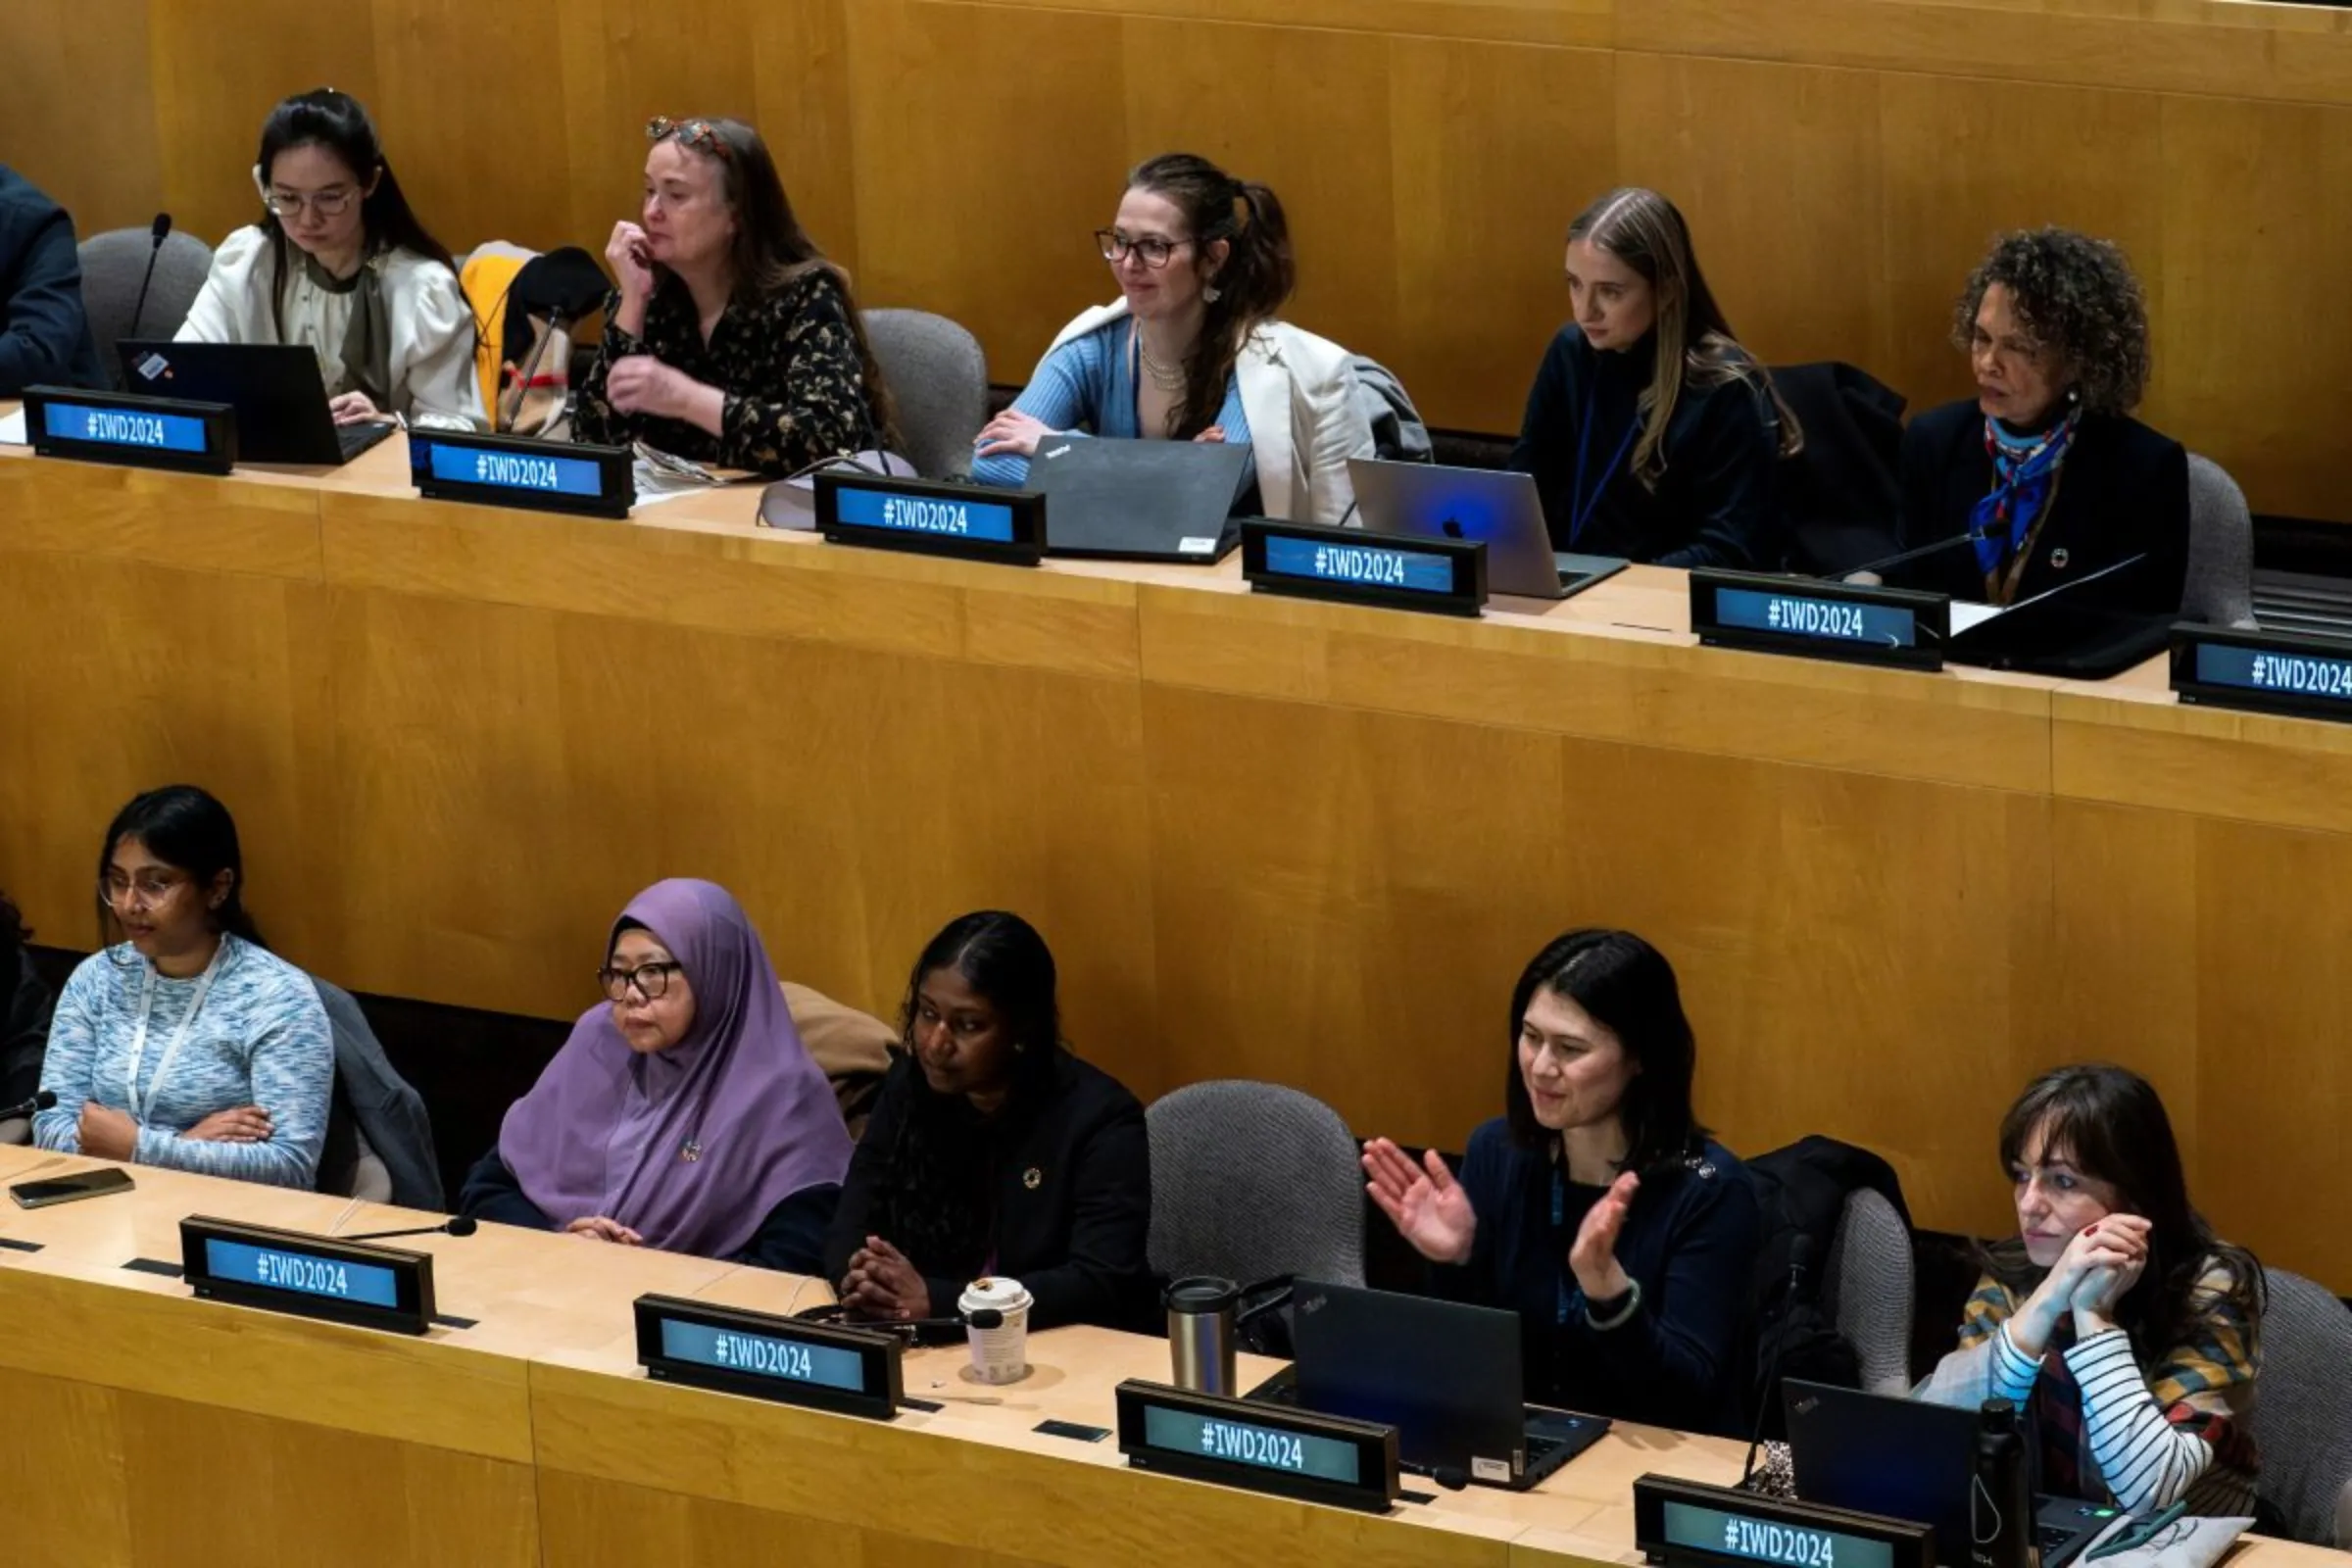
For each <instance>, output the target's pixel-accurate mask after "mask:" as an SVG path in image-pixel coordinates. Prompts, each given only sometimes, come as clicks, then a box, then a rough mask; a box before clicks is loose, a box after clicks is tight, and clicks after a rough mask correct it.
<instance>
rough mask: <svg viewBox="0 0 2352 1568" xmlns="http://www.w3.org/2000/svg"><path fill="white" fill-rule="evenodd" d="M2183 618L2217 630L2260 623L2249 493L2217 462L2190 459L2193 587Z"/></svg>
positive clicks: (2183, 600)
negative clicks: (2256, 620) (2257, 620)
mask: <svg viewBox="0 0 2352 1568" xmlns="http://www.w3.org/2000/svg"><path fill="white" fill-rule="evenodd" d="M2180 613H2181V614H2183V615H2185V616H2187V617H2188V618H2189V619H2191V620H2202V621H2204V622H2205V623H2206V624H2207V625H2211V626H2251V625H2253V624H2254V518H2253V515H2252V513H2251V512H2250V511H2249V510H2248V509H2247V506H2246V497H2245V492H2244V491H2242V490H2240V489H2238V487H2237V481H2236V480H2234V479H2232V478H2230V477H2229V471H2228V470H2227V469H2225V468H2224V467H2223V466H2221V465H2220V464H2218V463H2216V462H2214V461H2213V460H2212V459H2211V458H2201V457H2198V456H2197V455H2196V454H2195V453H2193V452H2192V453H2190V454H2189V455H2188V585H2187V587H2186V588H2185V589H2183V590H2182V592H2181V595H2180Z"/></svg>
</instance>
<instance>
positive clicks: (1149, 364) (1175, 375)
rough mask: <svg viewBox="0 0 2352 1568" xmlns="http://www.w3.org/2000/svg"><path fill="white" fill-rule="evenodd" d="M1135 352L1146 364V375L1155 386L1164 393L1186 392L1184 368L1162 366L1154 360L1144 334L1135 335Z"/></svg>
mask: <svg viewBox="0 0 2352 1568" xmlns="http://www.w3.org/2000/svg"><path fill="white" fill-rule="evenodd" d="M1135 352H1136V354H1137V356H1138V357H1139V358H1140V359H1142V361H1143V362H1144V373H1145V374H1146V375H1148V376H1150V377H1151V378H1152V385H1153V386H1155V387H1157V388H1159V390H1161V391H1162V392H1181V391H1183V390H1184V367H1183V366H1181V365H1174V366H1169V365H1162V364H1160V363H1159V361H1157V360H1155V359H1153V358H1152V349H1151V346H1150V345H1149V344H1147V343H1145V341H1144V334H1143V333H1142V332H1140V331H1139V332H1137V333H1136V334H1135Z"/></svg>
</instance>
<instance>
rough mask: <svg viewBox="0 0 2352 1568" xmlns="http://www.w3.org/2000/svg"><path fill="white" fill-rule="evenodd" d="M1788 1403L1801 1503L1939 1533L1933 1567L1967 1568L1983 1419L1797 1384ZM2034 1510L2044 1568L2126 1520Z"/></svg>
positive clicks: (2049, 1500)
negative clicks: (1971, 1494) (1972, 1492)
mask: <svg viewBox="0 0 2352 1568" xmlns="http://www.w3.org/2000/svg"><path fill="white" fill-rule="evenodd" d="M1782 1397H1783V1400H1784V1402H1785V1405H1786V1409H1787V1411H1788V1416H1789V1459H1790V1461H1791V1463H1792V1464H1793V1466H1794V1468H1795V1471H1796V1495H1798V1496H1799V1497H1801V1498H1803V1499H1804V1500H1805V1501H1807V1502H1819V1503H1826V1504H1828V1505H1829V1506H1831V1507H1833V1508H1850V1509H1853V1510H1854V1511H1855V1512H1857V1513H1875V1514H1882V1515H1885V1516H1886V1517H1887V1518H1890V1519H1908V1520H1910V1521H1912V1522H1913V1523H1914V1524H1923V1525H1933V1526H1934V1527H1935V1529H1936V1562H1938V1563H1940V1564H1943V1565H1944V1568H1968V1560H1969V1545H1970V1539H1971V1534H1972V1527H1971V1523H1970V1519H1969V1490H1970V1488H1971V1487H1973V1486H1974V1485H1975V1484H1976V1477H1977V1427H1978V1424H1979V1417H1978V1413H1977V1412H1976V1411H1974V1410H1970V1409H1963V1408H1960V1407H1958V1406H1955V1405H1948V1404H1929V1403H1926V1402H1924V1401H1922V1400H1919V1399H1905V1398H1900V1397H1895V1396H1891V1395H1885V1394H1864V1393H1863V1392H1862V1391H1861V1390H1859V1389H1837V1388H1831V1387H1829V1386H1828V1385H1826V1384H1820V1383H1805V1382H1800V1381H1798V1380H1796V1379H1793V1378H1791V1379H1789V1382H1788V1383H1787V1384H1786V1385H1785V1386H1784V1392H1783V1395H1782ZM2034 1504H2035V1514H2036V1518H2035V1523H2036V1525H2037V1526H2038V1527H2039V1531H2040V1536H2041V1565H2042V1568H2066V1565H2067V1564H2068V1563H2070V1562H2072V1561H2074V1560H2075V1559H2076V1558H2077V1557H2079V1556H2081V1555H2082V1551H2083V1548H2085V1547H2086V1546H2088V1545H2089V1544H2091V1543H2092V1542H2094V1541H2096V1540H2098V1538H2099V1537H2100V1536H2102V1535H2104V1534H2106V1532H2107V1531H2108V1530H2109V1529H2110V1528H2112V1527H2113V1526H2115V1525H2116V1524H2118V1523H2119V1522H2121V1521H2122V1520H2123V1519H2124V1518H2125V1514H2124V1512H2123V1510H2122V1509H2120V1508H2113V1507H2108V1506H2106V1505H2104V1504H2101V1503H2095V1502H2084V1501H2082V1500H2081V1499H2080V1498H2072V1497H2052V1496H2047V1495H2041V1494H2036V1495H2035V1496H2034Z"/></svg>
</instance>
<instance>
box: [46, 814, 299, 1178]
mask: <svg viewBox="0 0 2352 1568" xmlns="http://www.w3.org/2000/svg"><path fill="white" fill-rule="evenodd" d="M244 882H245V861H244V856H243V854H242V853H241V851H240V850H239V848H238V845H237V827H236V823H235V821H234V820H233V819H231V818H230V816H229V814H228V809H227V808H225V807H223V806H222V805H221V803H220V802H219V801H217V800H215V799H213V797H212V796H210V795H208V794H206V793H205V792H204V791H203V790H200V789H197V788H195V787H194V786H192V785H186V784H176V785H172V786H171V787H169V788H166V789H160V790H150V791H149V792H148V793H146V794H144V795H141V796H140V797H138V798H137V799H136V800H134V801H132V802H131V803H130V804H129V805H128V806H125V807H124V808H123V809H122V811H121V812H119V813H118V814H117V815H116V817H115V820H114V824H113V825H112V826H111V827H109V828H108V829H107V833H106V847H105V850H104V851H103V853H101V855H100V856H99V859H98V892H99V899H100V902H101V906H102V914H101V920H102V923H103V922H111V923H112V925H113V926H114V928H115V929H117V930H119V931H120V932H121V933H122V935H123V941H122V942H120V943H118V944H117V945H115V946H113V947H110V948H108V949H106V950H105V951H104V952H102V953H97V954H94V955H92V956H90V957H87V958H85V959H83V960H82V962H81V964H80V966H79V967H77V968H75V969H74V971H73V978H71V979H69V980H68V981H67V982H66V989H65V991H64V993H63V994H62V995H61V996H60V997H59V998H58V1002H57V1017H56V1021H55V1022H54V1023H53V1024H52V1025H51V1027H50V1032H49V1056H48V1062H47V1065H46V1068H45V1076H46V1078H47V1087H48V1088H50V1089H52V1090H54V1091H55V1092H56V1094H57V1103H56V1105H55V1106H53V1107H52V1108H50V1109H48V1110H45V1111H43V1112H41V1113H40V1114H39V1115H38V1116H36V1117H35V1118H34V1119H33V1127H32V1131H33V1141H34V1142H35V1143H37V1144H39V1145H40V1146H41V1147H42V1148H43V1149H55V1150H60V1151H63V1152H68V1153H83V1154H96V1155H99V1156H102V1157H104V1158H107V1159H120V1160H130V1161H134V1162H136V1163H138V1164H142V1165H163V1166H168V1167H170V1168H171V1169H173V1170H187V1171H195V1172H198V1173H199V1174H202V1175H207V1176H231V1177H236V1178H238V1179H240V1180H244V1181H255V1182H269V1183H270V1184H272V1185H274V1186H279V1187H300V1188H308V1187H311V1186H313V1185H315V1184H316V1182H317V1180H318V1172H319V1148H320V1146H321V1145H322V1144H323V1143H324V1142H325V1138H326V1117H327V1105H328V1102H329V1101H330V1099H331V1098H332V1096H333V1093H334V1081H335V1048H334V1040H333V1036H332V1035H331V1034H330V1033H329V1031H328V1026H327V1021H326V1010H325V1008H324V1007H323V1006H322V1005H320V1004H319V992H318V989H317V988H316V987H315V986H313V985H312V983H311V977H310V976H309V975H307V974H305V973H304V972H303V971H302V970H300V969H297V968H295V967H294V966H293V965H292V964H290V963H288V962H286V961H285V960H284V959H282V958H280V957H278V956H276V955H274V954H272V953H270V951H269V950H268V949H267V948H265V947H263V946H262V939H261V933H260V932H259V931H258V930H257V929H255V927H254V923H253V917H252V916H251V915H249V914H247V913H246V912H245V905H244V899H243V894H244Z"/></svg>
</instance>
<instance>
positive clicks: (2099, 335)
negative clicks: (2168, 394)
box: [1952, 228, 2149, 414]
mask: <svg viewBox="0 0 2352 1568" xmlns="http://www.w3.org/2000/svg"><path fill="white" fill-rule="evenodd" d="M1995 283H1999V284H2001V285H2002V286H2004V287H2006V288H2007V289H2008V290H2009V296H2010V298H2011V300H2012V301H2014V302H2015V304H2014V309H2015V310H2016V312H2017V317H2018V320H2019V321H2020V322H2021V323H2022V324H2023V325H2024V327H2025V329H2026V331H2027V332H2028V333H2029V334H2030V335H2031V336H2032V337H2033V338H2034V342H2035V343H2036V344H2038V345H2039V346H2040V347H2041V349H2042V350H2043V352H2045V353H2047V354H2049V355H2051V356H2053V357H2054V358H2055V360H2056V361H2057V370H2058V374H2059V376H2060V377H2061V378H2062V379H2064V380H2066V381H2067V382H2068V383H2070V384H2071V385H2072V387H2073V389H2074V391H2075V392H2076V393H2077V394H2078V395H2079V396H2080V398H2081V400H2082V409H2083V412H2085V413H2088V414H2129V413H2131V411H2132V410H2133V409H2134V408H2137V407H2138V406H2139V399H2140V394H2141V393H2143V392H2145V391H2146V390H2147V385H2148V370H2149V356H2148V302H2147V298H2146V296H2145V295H2143V294H2142V293H2141V292H2140V287H2139V279H2138V278H2137V277H2135V276H2133V275H2132V272H2131V262H2130V261H2129V260H2127V259H2126V258H2125V256H2124V252H2123V247H2122V246H2120V245H2117V244H2116V243H2115V242H2114V241H2113V240H2105V239H2092V238H2091V237H2090V236H2089V235H2087V234H2078V233H2076V232H2075V231H2074V230H2073V229H2071V228H2034V229H2024V230H2020V231H2019V232H2017V233H2013V234H2003V235H2002V236H2001V237H2000V238H1999V239H1997V240H1995V241H1993V245H1992V251H1991V254H1989V255H1987V256H1986V257H1985V260H1984V261H1982V262H1980V263H1978V264H1977V270H1975V271H1974V272H1971V273H1970V274H1969V277H1968V287H1967V289H1966V290H1965V291H1963V292H1962V294H1961V296H1960V300H1959V303H1958V305H1957V307H1956V308H1955V309H1954V310H1953V312H1952V342H1953V343H1954V344H1955V345H1957V346H1958V347H1960V348H1961V349H1964V350H1965V349H1968V348H1970V347H1971V345H1972V338H1973V336H1974V334H1975V332H1976V328H1977V307H1979V306H1980V305H1982V304H1984V302H1985V290H1986V289H1988V288H1990V287H1991V286H1992V285H1993V284H1995Z"/></svg>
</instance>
